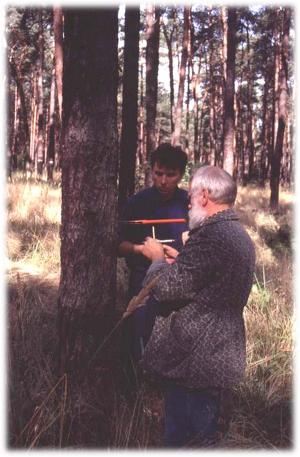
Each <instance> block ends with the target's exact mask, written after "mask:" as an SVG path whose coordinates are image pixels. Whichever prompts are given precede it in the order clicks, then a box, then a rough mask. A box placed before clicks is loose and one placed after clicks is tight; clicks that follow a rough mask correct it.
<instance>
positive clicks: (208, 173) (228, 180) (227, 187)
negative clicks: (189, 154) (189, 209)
mask: <svg viewBox="0 0 300 457" xmlns="http://www.w3.org/2000/svg"><path fill="white" fill-rule="evenodd" d="M202 190H207V191H208V197H209V199H210V200H211V201H213V202H214V203H220V204H222V203H225V204H228V205H229V206H233V205H234V202H235V199H236V194H237V187H236V183H235V181H234V180H233V178H232V177H231V176H230V174H229V173H227V172H226V171H225V170H223V169H222V168H219V167H214V166H211V165H204V166H202V167H200V168H198V169H197V171H196V172H195V173H194V174H193V176H192V178H191V186H190V192H191V194H192V195H195V194H199V193H200V192H201V191H202Z"/></svg>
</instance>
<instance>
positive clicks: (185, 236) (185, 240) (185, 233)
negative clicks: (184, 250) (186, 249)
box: [181, 230, 190, 246]
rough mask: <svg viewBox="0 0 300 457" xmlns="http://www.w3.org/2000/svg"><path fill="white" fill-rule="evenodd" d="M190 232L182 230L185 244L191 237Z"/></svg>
mask: <svg viewBox="0 0 300 457" xmlns="http://www.w3.org/2000/svg"><path fill="white" fill-rule="evenodd" d="M189 233H190V232H189V231H188V230H187V231H186V232H182V234H181V239H182V243H183V246H184V245H185V243H186V242H187V240H188V239H189V236H190V235H189Z"/></svg>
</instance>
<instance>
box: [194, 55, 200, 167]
mask: <svg viewBox="0 0 300 457" xmlns="http://www.w3.org/2000/svg"><path fill="white" fill-rule="evenodd" d="M200 68H201V59H200V62H199V67H198V75H197V74H196V73H195V69H194V65H193V66H192V94H193V106H194V108H193V111H194V162H195V163H197V162H199V160H200V151H199V98H200V97H199V90H200V88H199V85H200Z"/></svg>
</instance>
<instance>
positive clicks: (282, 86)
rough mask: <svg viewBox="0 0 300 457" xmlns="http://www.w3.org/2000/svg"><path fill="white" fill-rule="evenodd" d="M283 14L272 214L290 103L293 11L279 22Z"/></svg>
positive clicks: (274, 207) (271, 181)
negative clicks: (290, 53) (290, 43)
mask: <svg viewBox="0 0 300 457" xmlns="http://www.w3.org/2000/svg"><path fill="white" fill-rule="evenodd" d="M281 13H283V18H282V21H283V24H282V29H283V33H282V39H281V43H279V46H280V67H279V78H278V127H277V134H276V143H275V149H274V153H273V156H272V163H271V179H270V187H271V197H270V208H271V211H272V212H277V211H278V204H279V180H280V163H281V157H282V152H283V141H284V132H285V126H286V117H287V103H288V85H287V81H288V52H289V29H290V21H291V10H290V9H289V8H284V10H283V11H280V10H278V20H280V15H281Z"/></svg>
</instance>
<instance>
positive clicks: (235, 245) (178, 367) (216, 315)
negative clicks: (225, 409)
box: [141, 166, 255, 447]
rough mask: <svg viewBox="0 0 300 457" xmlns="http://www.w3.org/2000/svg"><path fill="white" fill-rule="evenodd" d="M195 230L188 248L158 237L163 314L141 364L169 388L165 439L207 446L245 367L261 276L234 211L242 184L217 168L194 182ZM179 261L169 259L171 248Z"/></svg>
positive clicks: (158, 297)
mask: <svg viewBox="0 0 300 457" xmlns="http://www.w3.org/2000/svg"><path fill="white" fill-rule="evenodd" d="M189 194H190V211H189V227H190V231H189V236H188V240H187V241H186V243H185V245H184V247H183V249H182V251H181V252H180V254H178V253H177V251H175V250H174V249H172V248H170V247H169V246H163V245H161V244H160V243H158V242H157V241H156V240H153V239H152V238H148V239H147V240H146V241H145V245H144V255H146V256H147V257H148V258H149V259H150V260H151V261H152V265H151V266H150V268H149V270H148V274H147V277H146V282H148V283H149V282H150V281H152V280H153V278H154V277H156V278H157V280H156V281H154V286H153V287H152V289H151V292H150V296H149V299H148V302H147V304H146V306H149V305H151V308H152V310H153V309H155V314H156V319H155V323H154V326H153V329H152V332H151V335H150V338H149V340H148V341H147V344H146V346H145V351H144V354H143V357H142V360H141V366H142V368H143V369H144V370H145V373H147V374H149V375H150V376H152V377H153V376H154V377H155V378H156V379H158V380H159V381H160V382H161V383H162V384H163V386H164V388H165V412H166V418H165V444H166V446H168V447H182V446H188V445H194V446H204V445H207V443H212V442H214V440H215V439H216V435H217V422H218V418H219V412H220V401H221V400H220V399H221V396H222V395H221V394H222V391H223V390H227V389H231V388H232V387H233V386H235V385H236V384H237V383H239V382H240V381H241V380H242V379H243V376H244V371H245V362H246V356H245V331H244V321H243V308H244V306H245V305H246V303H247V300H248V296H249V293H250V290H251V286H252V281H253V272H254V265H255V251H254V246H253V243H252V241H251V239H250V237H249V235H248V234H247V232H246V231H245V229H244V228H243V227H242V225H241V224H240V222H239V220H238V216H237V214H236V213H235V211H234V210H233V205H234V202H235V198H236V194H237V188H236V184H235V182H234V180H233V179H232V177H231V176H230V175H229V174H228V173H226V172H225V171H224V170H222V169H221V168H218V167H214V166H203V167H201V168H199V169H198V170H197V171H196V172H195V174H194V176H193V177H192V179H191V183H190V191H189ZM166 252H167V254H168V256H173V257H174V259H175V261H174V263H173V264H171V265H170V264H167V263H166V262H165V260H164V259H165V255H164V254H165V253H166Z"/></svg>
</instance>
